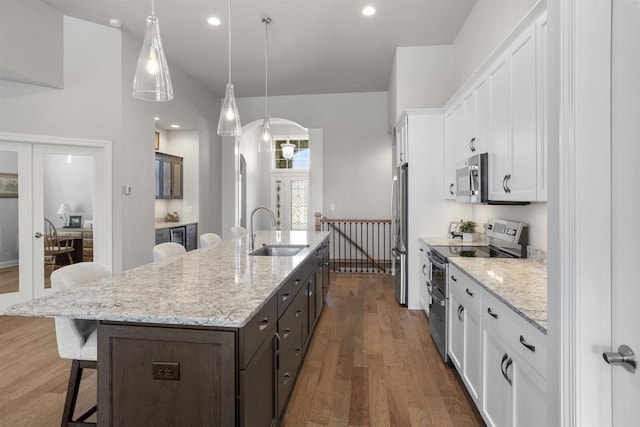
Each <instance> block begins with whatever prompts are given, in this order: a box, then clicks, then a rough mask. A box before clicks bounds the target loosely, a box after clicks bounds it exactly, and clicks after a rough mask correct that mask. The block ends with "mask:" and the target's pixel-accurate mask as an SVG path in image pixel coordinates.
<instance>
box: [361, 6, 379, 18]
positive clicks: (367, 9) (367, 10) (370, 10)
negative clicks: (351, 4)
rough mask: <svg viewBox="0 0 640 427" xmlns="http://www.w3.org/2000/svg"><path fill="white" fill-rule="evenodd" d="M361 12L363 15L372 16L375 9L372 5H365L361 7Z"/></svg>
mask: <svg viewBox="0 0 640 427" xmlns="http://www.w3.org/2000/svg"><path fill="white" fill-rule="evenodd" d="M362 14H363V15H364V16H373V15H375V14H376V10H375V9H374V8H373V6H367V7H365V8H364V9H362Z"/></svg>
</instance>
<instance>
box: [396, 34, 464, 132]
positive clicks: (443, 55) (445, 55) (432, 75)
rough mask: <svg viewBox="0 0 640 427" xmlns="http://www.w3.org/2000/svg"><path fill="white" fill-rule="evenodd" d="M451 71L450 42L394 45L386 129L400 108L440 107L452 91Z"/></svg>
mask: <svg viewBox="0 0 640 427" xmlns="http://www.w3.org/2000/svg"><path fill="white" fill-rule="evenodd" d="M452 72H453V50H452V47H451V46H450V45H446V46H412V47H397V48H396V52H395V55H394V59H393V68H392V73H391V80H390V82H389V89H388V93H389V99H390V101H389V107H390V108H391V109H390V110H389V116H388V120H389V122H388V126H389V128H388V129H389V130H391V128H392V127H393V125H394V124H395V123H396V122H397V121H398V119H399V118H400V114H402V111H403V110H408V109H415V108H440V107H442V106H443V105H444V104H445V103H446V102H447V101H448V100H449V98H450V97H451V95H452V94H453V92H454V90H453V86H452V78H451V76H452Z"/></svg>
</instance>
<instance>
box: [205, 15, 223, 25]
mask: <svg viewBox="0 0 640 427" xmlns="http://www.w3.org/2000/svg"><path fill="white" fill-rule="evenodd" d="M207 22H208V23H209V25H213V26H216V27H217V26H218V25H220V18H218V17H215V16H212V17H211V18H209V19H207Z"/></svg>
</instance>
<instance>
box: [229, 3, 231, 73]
mask: <svg viewBox="0 0 640 427" xmlns="http://www.w3.org/2000/svg"><path fill="white" fill-rule="evenodd" d="M229 83H231V0H229Z"/></svg>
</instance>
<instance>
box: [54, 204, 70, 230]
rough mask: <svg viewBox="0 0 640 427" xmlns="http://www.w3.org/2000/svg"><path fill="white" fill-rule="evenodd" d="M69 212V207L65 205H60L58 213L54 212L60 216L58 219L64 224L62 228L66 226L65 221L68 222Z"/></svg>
mask: <svg viewBox="0 0 640 427" xmlns="http://www.w3.org/2000/svg"><path fill="white" fill-rule="evenodd" d="M71 212H72V210H71V207H70V206H69V205H68V204H67V203H63V204H61V205H60V207H59V208H58V212H56V213H57V214H58V215H60V219H63V220H64V224H62V225H63V226H64V227H66V226H67V225H68V224H67V221H68V220H69V217H68V216H67V215H68V214H70V213H71Z"/></svg>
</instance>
